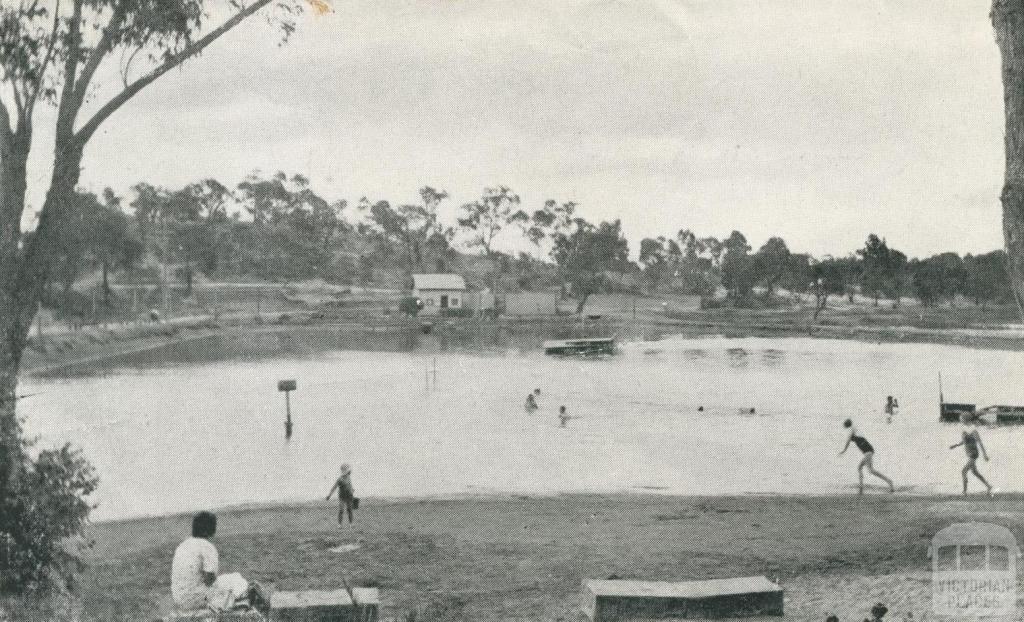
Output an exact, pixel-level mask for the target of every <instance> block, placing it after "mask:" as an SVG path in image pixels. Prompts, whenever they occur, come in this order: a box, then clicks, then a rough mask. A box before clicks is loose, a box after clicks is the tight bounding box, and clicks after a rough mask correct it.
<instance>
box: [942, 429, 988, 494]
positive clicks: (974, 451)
mask: <svg viewBox="0 0 1024 622" xmlns="http://www.w3.org/2000/svg"><path fill="white" fill-rule="evenodd" d="M960 421H961V422H963V424H964V429H963V440H961V441H960V442H959V443H957V444H956V445H950V446H949V448H950V449H956V448H957V447H959V446H961V445H963V446H964V451H966V452H967V464H965V465H964V468H963V470H962V471H960V476H961V478H962V479H963V482H964V494H965V495H966V494H967V474H968V473H974V476H975V477H977V478H978V479H979V480H981V483H982V484H985V488H987V489H988V495H989V496H990V497H991V496H992V485H991V484H989V483H988V481H986V480H985V478H984V477H982V475H981V473H980V472H979V471H978V449H981V455H982V456H984V457H985V462H988V452H987V451H985V444H984V443H982V442H981V434H978V429H977V428H975V427H974V426H972V425H970V423H969V421H968V418H967V416H966V415H964V416H962V417H961V418H960Z"/></svg>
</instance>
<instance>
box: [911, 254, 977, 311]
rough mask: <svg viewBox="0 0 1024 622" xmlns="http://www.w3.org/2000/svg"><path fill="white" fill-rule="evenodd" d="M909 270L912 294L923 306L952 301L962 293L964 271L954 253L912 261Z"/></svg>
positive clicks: (962, 264)
mask: <svg viewBox="0 0 1024 622" xmlns="http://www.w3.org/2000/svg"><path fill="white" fill-rule="evenodd" d="M911 270H912V272H913V281H912V282H913V287H914V292H915V294H916V295H917V298H918V300H920V301H921V304H923V305H925V306H930V305H934V304H936V303H938V302H941V301H943V300H953V299H954V298H955V296H956V295H957V294H958V293H962V292H963V291H964V281H965V279H966V271H965V270H964V263H963V259H961V258H960V256H959V255H957V254H956V253H940V254H938V255H933V256H932V257H929V258H927V259H924V260H914V261H913V262H911Z"/></svg>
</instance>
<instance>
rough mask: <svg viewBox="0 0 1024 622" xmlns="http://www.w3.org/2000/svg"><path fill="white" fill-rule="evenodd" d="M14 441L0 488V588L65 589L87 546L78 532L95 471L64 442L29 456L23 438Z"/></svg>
mask: <svg viewBox="0 0 1024 622" xmlns="http://www.w3.org/2000/svg"><path fill="white" fill-rule="evenodd" d="M16 442H18V443H20V444H21V447H20V448H16V450H15V451H14V452H11V453H16V454H20V459H16V460H15V468H14V469H13V473H12V474H11V477H10V479H9V480H8V487H7V489H6V490H4V491H2V492H0V495H2V496H3V498H0V592H4V593H8V594H23V593H26V592H31V591H36V590H42V589H47V588H50V587H55V586H60V587H65V588H69V589H70V588H71V587H73V581H74V577H75V575H76V574H77V573H78V572H80V571H81V570H82V568H83V562H82V559H81V553H82V551H83V549H84V548H86V547H87V546H88V543H87V542H86V541H85V540H84V538H83V535H82V532H83V529H84V527H85V525H86V522H87V520H88V518H89V512H90V511H91V510H92V507H93V506H92V505H91V504H90V503H89V501H88V500H87V499H86V498H87V497H88V496H89V495H90V494H92V492H93V491H94V490H95V489H96V484H97V478H96V474H95V471H94V470H93V468H92V466H91V465H90V464H89V462H88V461H87V460H86V459H85V458H84V457H83V456H82V454H81V453H80V452H79V451H77V450H74V449H72V448H71V447H70V445H64V446H63V447H61V448H60V449H55V450H43V451H40V452H39V453H38V455H37V456H36V457H35V459H33V458H31V457H30V456H29V453H28V451H27V449H28V446H27V445H28V444H27V443H26V442H25V441H23V440H20V439H19V440H18V441H16ZM18 449H20V451H18ZM19 463H20V464H19Z"/></svg>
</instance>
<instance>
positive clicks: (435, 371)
mask: <svg viewBox="0 0 1024 622" xmlns="http://www.w3.org/2000/svg"><path fill="white" fill-rule="evenodd" d="M434 388H435V389H436V388H437V357H436V356H435V357H434Z"/></svg>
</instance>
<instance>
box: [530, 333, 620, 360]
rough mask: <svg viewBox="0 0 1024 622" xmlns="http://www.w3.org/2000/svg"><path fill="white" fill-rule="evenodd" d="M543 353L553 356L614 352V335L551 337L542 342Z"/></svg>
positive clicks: (592, 354)
mask: <svg viewBox="0 0 1024 622" xmlns="http://www.w3.org/2000/svg"><path fill="white" fill-rule="evenodd" d="M544 354H551V355H554V356H600V355H607V354H615V337H586V338H583V339H552V340H550V341H545V342H544Z"/></svg>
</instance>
